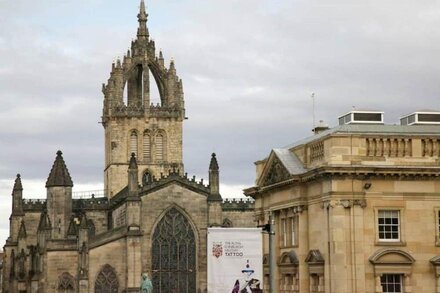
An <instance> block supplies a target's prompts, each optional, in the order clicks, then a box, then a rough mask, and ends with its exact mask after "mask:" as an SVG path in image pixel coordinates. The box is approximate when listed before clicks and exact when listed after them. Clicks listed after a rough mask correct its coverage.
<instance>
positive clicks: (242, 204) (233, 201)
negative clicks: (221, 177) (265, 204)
mask: <svg viewBox="0 0 440 293" xmlns="http://www.w3.org/2000/svg"><path fill="white" fill-rule="evenodd" d="M254 209H255V201H254V200H252V199H248V198H227V199H225V200H223V202H222V210H223V211H250V210H254Z"/></svg>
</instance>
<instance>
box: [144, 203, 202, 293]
mask: <svg viewBox="0 0 440 293" xmlns="http://www.w3.org/2000/svg"><path fill="white" fill-rule="evenodd" d="M152 240H153V241H152V242H153V243H152V248H151V249H152V253H151V257H152V268H153V288H154V292H157V293H169V292H179V293H193V292H196V238H195V234H194V230H193V228H192V227H191V225H190V223H189V221H188V219H187V218H186V217H185V216H184V215H183V214H182V213H180V212H179V211H178V210H177V209H176V208H171V209H170V210H169V211H168V212H167V213H166V214H165V215H164V217H163V218H162V219H161V220H160V222H159V223H158V224H157V226H156V228H155V230H154V233H153V239H152Z"/></svg>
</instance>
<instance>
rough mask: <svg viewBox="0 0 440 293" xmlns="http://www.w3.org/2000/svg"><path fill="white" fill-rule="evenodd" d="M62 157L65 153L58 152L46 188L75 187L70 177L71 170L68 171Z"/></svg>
mask: <svg viewBox="0 0 440 293" xmlns="http://www.w3.org/2000/svg"><path fill="white" fill-rule="evenodd" d="M62 155H63V153H62V152H61V151H58V152H57V157H56V158H55V162H54V163H53V166H52V169H51V170H50V174H49V177H48V178H47V181H46V187H52V186H70V187H72V186H73V182H72V178H71V177H70V174H69V170H67V167H66V163H64V159H63V156H62Z"/></svg>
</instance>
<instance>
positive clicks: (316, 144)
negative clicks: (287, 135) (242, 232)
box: [245, 111, 440, 293]
mask: <svg viewBox="0 0 440 293" xmlns="http://www.w3.org/2000/svg"><path fill="white" fill-rule="evenodd" d="M339 121H340V125H339V126H337V127H334V128H331V129H328V128H326V127H317V128H316V129H315V130H316V132H315V135H313V136H311V137H308V138H305V139H303V140H301V141H298V142H296V143H294V144H292V145H289V146H286V147H283V148H277V149H273V150H272V151H271V152H270V154H269V155H268V156H267V157H266V158H265V159H263V160H260V161H257V162H256V163H255V164H256V169H257V178H256V184H255V186H253V187H250V188H248V189H246V190H245V194H246V195H248V196H251V197H253V198H254V199H255V200H256V202H255V220H256V221H258V223H259V224H260V225H262V224H265V223H267V222H268V219H269V215H272V216H273V217H274V218H275V231H276V248H275V252H276V260H277V265H276V268H275V279H276V282H275V284H274V287H275V288H274V289H275V290H274V292H280V293H287V292H301V293H303V292H338V293H349V292H359V293H360V292H377V293H379V292H440V112H435V111H420V112H415V113H412V114H410V115H407V116H404V117H403V118H402V119H401V125H384V123H383V112H381V111H352V112H350V113H347V114H346V115H343V116H341V117H339ZM264 253H265V257H264V271H265V278H266V280H265V291H266V292H268V290H269V287H268V284H269V282H268V280H269V261H268V259H269V255H268V253H269V250H268V239H267V237H266V239H265V241H264Z"/></svg>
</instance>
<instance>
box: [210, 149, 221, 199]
mask: <svg viewBox="0 0 440 293" xmlns="http://www.w3.org/2000/svg"><path fill="white" fill-rule="evenodd" d="M209 189H210V195H209V196H208V200H209V201H222V197H221V195H220V172H219V167H218V162H217V158H216V155H215V153H212V156H211V162H210V163H209Z"/></svg>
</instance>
